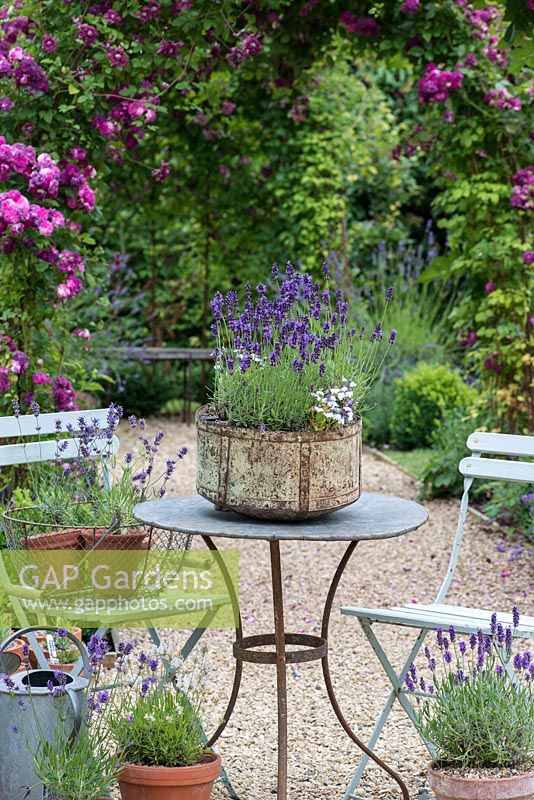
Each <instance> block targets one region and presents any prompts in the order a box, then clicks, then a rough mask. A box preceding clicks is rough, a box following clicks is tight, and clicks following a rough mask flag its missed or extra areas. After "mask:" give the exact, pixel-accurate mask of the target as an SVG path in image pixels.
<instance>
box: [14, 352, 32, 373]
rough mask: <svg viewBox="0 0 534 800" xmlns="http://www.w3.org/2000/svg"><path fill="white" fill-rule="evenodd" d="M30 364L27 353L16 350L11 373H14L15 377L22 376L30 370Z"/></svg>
mask: <svg viewBox="0 0 534 800" xmlns="http://www.w3.org/2000/svg"><path fill="white" fill-rule="evenodd" d="M29 363H30V359H29V358H28V356H27V355H26V353H23V352H22V350H15V352H14V353H13V358H12V359H11V372H14V373H15V375H22V373H23V372H26V370H27V369H28V364H29Z"/></svg>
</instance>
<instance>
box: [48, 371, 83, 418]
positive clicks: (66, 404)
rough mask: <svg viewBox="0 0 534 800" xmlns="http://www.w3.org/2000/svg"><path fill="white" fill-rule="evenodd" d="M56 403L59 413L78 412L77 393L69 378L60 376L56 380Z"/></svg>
mask: <svg viewBox="0 0 534 800" xmlns="http://www.w3.org/2000/svg"><path fill="white" fill-rule="evenodd" d="M53 394H54V401H55V404H56V408H57V410H58V411H76V410H77V408H78V406H77V405H76V392H75V391H74V388H73V386H72V383H71V382H70V381H69V379H68V378H63V377H61V375H58V377H57V378H55V379H54V389H53Z"/></svg>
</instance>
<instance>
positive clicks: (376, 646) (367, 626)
mask: <svg viewBox="0 0 534 800" xmlns="http://www.w3.org/2000/svg"><path fill="white" fill-rule="evenodd" d="M359 623H360V625H361V627H362V630H363V632H364V634H365V636H366V638H367V640H368V641H369V643H370V645H371V647H372V648H373V650H374V652H375V653H376V656H377V658H378V660H379V661H380V663H381V664H382V667H383V669H384V672H385V673H386V675H387V677H388V678H389V681H390V683H391V685H392V688H393V690H392V692H391V694H390V695H389V696H388V699H387V700H386V704H385V706H384V708H383V710H382V713H381V715H380V717H379V718H378V720H377V722H376V725H375V727H374V729H373V733H372V734H371V738H370V739H369V742H368V747H369V748H370V749H371V750H372V749H374V747H375V745H376V743H377V742H378V739H379V738H380V734H381V733H382V729H383V728H384V725H385V723H386V720H387V718H388V716H389V714H390V712H391V709H392V708H393V703H394V702H395V698H396V699H397V700H398V701H399V703H400V704H401V706H402V708H403V709H404V711H405V712H406V713H407V714H408V717H409V718H410V720H411V721H412V723H413V721H414V711H413V707H412V705H411V703H410V701H409V700H408V699H407V697H406V696H405V695H403V694H401V689H402V684H403V682H404V679H405V677H406V675H407V674H408V670H409V669H410V665H411V663H412V661H413V660H414V659H415V657H416V656H417V653H418V652H419V650H420V649H421V646H422V644H423V641H424V639H425V637H426V634H427V631H425V630H421V631H419V635H418V637H417V639H416V640H415V643H414V645H413V647H412V649H411V651H410V654H409V656H408V658H407V659H406V661H405V663H404V666H403V667H402V669H401V671H400V672H399V674H398V675H397V673H396V672H395V670H394V668H393V666H392V664H391V662H390V660H389V659H388V657H387V655H386V653H385V651H384V649H383V647H382V646H381V644H380V642H379V641H378V639H377V638H376V636H375V634H374V632H373V631H372V629H371V623H369V622H368V621H367V620H362V619H360V620H359ZM368 763H369V758H368V756H366V755H365V753H364V754H363V755H362V757H361V758H360V761H359V763H358V767H357V769H356V771H355V772H354V775H353V776H352V780H351V782H350V784H349V786H348V787H347V791H346V792H345V796H344V800H350V798H352V797H354V792H355V791H356V788H357V786H358V784H359V782H360V780H361V777H362V775H363V773H364V771H365V769H366V767H367V764H368Z"/></svg>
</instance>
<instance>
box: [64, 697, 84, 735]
mask: <svg viewBox="0 0 534 800" xmlns="http://www.w3.org/2000/svg"><path fill="white" fill-rule="evenodd" d="M66 688H67V694H68V696H69V698H70V701H71V703H72V710H73V712H74V720H73V723H72V731H71V733H70V736H69V741H71V742H73V741H74V740H75V739H76V737H77V736H78V732H79V730H80V725H81V724H82V704H81V702H80V699H79V697H78V693H77V692H76V691H74V689H71V688H69V687H68V686H67V687H66Z"/></svg>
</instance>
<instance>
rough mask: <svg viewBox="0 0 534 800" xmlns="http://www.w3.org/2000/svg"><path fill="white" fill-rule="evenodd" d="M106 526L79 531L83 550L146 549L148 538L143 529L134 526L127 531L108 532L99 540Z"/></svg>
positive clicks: (148, 542)
mask: <svg viewBox="0 0 534 800" xmlns="http://www.w3.org/2000/svg"><path fill="white" fill-rule="evenodd" d="M106 530H107V528H95V529H92V528H88V529H87V530H83V531H81V533H82V537H83V546H84V549H85V550H92V549H93V548H94V549H95V550H148V547H149V544H150V540H149V537H148V534H147V532H146V531H145V530H142V529H139V528H134V529H132V530H131V531H129V532H128V533H110V534H108V536H106V538H105V539H104V540H103V541H100V539H101V538H102V536H103V535H104V534H105V532H106Z"/></svg>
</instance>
